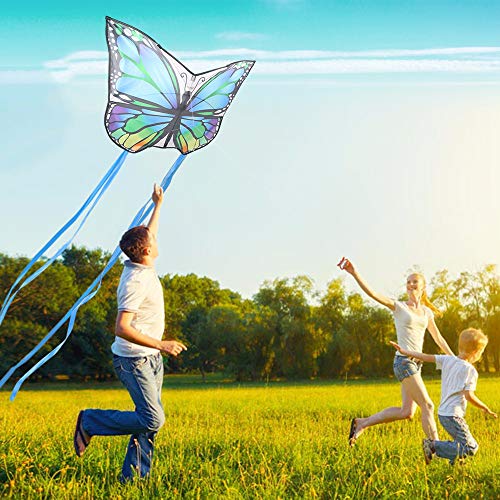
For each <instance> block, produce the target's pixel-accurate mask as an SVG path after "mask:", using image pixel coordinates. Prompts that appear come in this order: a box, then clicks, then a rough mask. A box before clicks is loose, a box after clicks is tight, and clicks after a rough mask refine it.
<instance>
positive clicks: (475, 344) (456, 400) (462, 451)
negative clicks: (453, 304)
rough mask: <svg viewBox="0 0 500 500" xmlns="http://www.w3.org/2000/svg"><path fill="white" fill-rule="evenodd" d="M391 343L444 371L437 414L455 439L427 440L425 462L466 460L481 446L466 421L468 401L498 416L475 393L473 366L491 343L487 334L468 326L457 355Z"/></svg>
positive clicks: (398, 348)
mask: <svg viewBox="0 0 500 500" xmlns="http://www.w3.org/2000/svg"><path fill="white" fill-rule="evenodd" d="M391 344H392V345H393V346H394V347H395V348H396V349H397V350H398V352H399V353H401V354H402V355H403V356H411V357H412V358H414V359H419V360H420V361H423V362H427V363H436V368H437V369H438V370H441V402H440V404H439V409H438V417H439V421H440V422H441V425H442V426H443V427H444V428H445V429H446V431H447V432H448V434H449V435H450V436H451V437H452V438H453V441H433V440H430V439H424V440H423V449H424V457H425V463H427V464H429V463H430V461H431V460H432V458H433V456H434V454H435V455H436V456H437V457H440V458H447V459H448V460H449V461H450V464H451V465H453V464H454V463H455V461H456V459H457V458H461V459H464V458H465V457H467V456H468V455H475V454H476V453H477V450H478V449H479V445H478V444H477V441H476V440H475V439H474V437H473V436H472V434H471V432H470V430H469V426H468V425H467V422H466V421H465V410H466V409H467V401H469V402H470V404H472V405H474V406H476V407H477V408H479V409H480V410H483V411H484V412H485V413H486V414H487V415H491V416H492V417H493V418H498V415H497V414H496V413H495V412H493V411H492V410H490V409H489V407H488V406H487V405H486V404H484V403H483V402H482V401H481V400H480V399H479V398H478V397H477V396H476V395H475V390H476V386H477V379H478V373H477V370H476V369H475V368H474V367H473V366H472V365H473V364H474V363H476V362H477V361H479V360H480V359H481V356H482V355H483V352H484V349H485V348H486V346H487V344H488V337H487V336H486V335H485V334H484V333H483V332H482V331H481V330H477V329H476V328H467V330H464V331H463V332H461V333H460V336H459V338H458V356H441V355H439V354H438V355H434V354H425V353H422V352H417V351H408V350H406V349H403V348H402V347H401V346H400V345H398V344H396V343H395V342H391Z"/></svg>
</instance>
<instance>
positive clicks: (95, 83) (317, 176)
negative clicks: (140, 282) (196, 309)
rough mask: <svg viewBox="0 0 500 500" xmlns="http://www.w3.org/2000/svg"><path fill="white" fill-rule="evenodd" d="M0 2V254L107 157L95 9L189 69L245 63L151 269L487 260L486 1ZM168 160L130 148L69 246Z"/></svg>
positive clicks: (389, 271)
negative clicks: (242, 78) (344, 259)
mask: <svg viewBox="0 0 500 500" xmlns="http://www.w3.org/2000/svg"><path fill="white" fill-rule="evenodd" d="M179 5H180V3H179V2H168V1H166V2H153V1H151V2H148V3H147V4H145V5H142V4H141V6H140V7H139V4H138V2H127V1H125V2H121V3H119V4H118V3H115V4H113V5H112V6H111V7H109V8H108V7H107V8H106V9H103V7H102V2H93V1H87V2H84V3H77V4H68V3H67V2H47V3H46V4H44V5H43V6H41V5H40V3H38V2H37V3H35V2H33V3H31V4H30V2H24V3H9V5H8V6H7V8H6V10H4V11H3V13H2V14H3V16H2V34H1V36H2V38H3V40H1V42H2V44H3V46H4V47H8V50H7V51H4V52H5V53H4V54H3V55H2V61H1V62H0V89H1V92H0V113H2V115H3V116H2V123H3V125H4V128H3V134H2V138H3V141H2V146H3V153H4V154H3V159H2V161H1V162H0V193H1V195H2V196H1V197H0V210H1V211H2V213H3V214H4V218H3V229H4V230H3V231H2V236H1V237H0V251H2V252H6V253H9V254H20V255H31V254H33V253H34V252H36V251H37V250H38V248H39V247H40V246H41V245H42V244H43V243H44V242H45V241H46V240H47V239H48V238H49V237H50V236H51V235H52V234H53V233H54V232H55V231H56V229H57V228H58V227H60V226H61V225H62V224H63V223H64V222H65V220H66V219H67V218H69V217H70V216H71V215H72V213H73V212H74V211H75V210H76V209H77V207H78V206H79V205H80V204H81V203H82V202H83V200H84V199H85V197H86V196H87V195H88V193H89V192H90V191H91V190H92V189H93V187H94V185H95V184H96V183H97V181H98V179H99V178H100V176H102V175H103V174H104V172H105V171H106V169H107V168H108V167H109V165H110V164H111V163H112V162H113V160H114V159H115V158H116V156H118V154H119V150H118V148H117V147H116V146H115V145H114V144H113V143H112V142H111V141H110V140H109V139H108V137H107V135H106V133H105V130H104V126H103V113H104V110H105V108H106V99H107V84H106V69H107V55H106V41H105V37H104V17H105V15H110V16H112V17H115V18H117V19H120V20H123V21H125V22H127V23H129V24H132V25H134V26H137V27H138V28H140V29H142V30H143V31H145V32H146V33H148V34H149V35H150V36H151V37H152V38H154V39H155V40H156V41H157V42H159V43H160V44H161V45H162V46H163V47H165V48H166V49H167V50H169V51H171V52H172V53H174V55H176V56H177V57H179V58H180V59H181V60H182V61H184V62H185V63H186V64H187V66H188V67H190V68H191V69H193V70H194V71H202V70H207V69H210V68H212V67H216V66H218V65H221V64H226V63H228V62H231V61H232V60H238V59H241V58H253V59H256V60H257V64H256V65H255V68H254V69H253V70H252V73H251V74H250V76H249V78H248V79H247V81H246V82H245V83H244V85H243V87H242V89H241V90H240V93H239V94H238V96H237V97H236V99H235V101H234V103H233V104H232V106H231V108H230V109H229V111H228V113H227V115H226V118H225V119H224V123H223V125H222V127H221V132H220V133H219V135H218V137H217V139H216V140H215V141H214V142H213V143H212V144H211V145H210V146H209V147H208V148H204V149H203V150H201V151H199V152H196V153H194V154H192V155H190V156H189V157H188V158H187V159H186V161H185V162H184V164H183V166H182V169H181V170H180V171H179V173H178V174H177V176H176V178H175V180H174V182H173V184H172V186H171V188H170V190H169V192H168V197H167V200H166V203H165V209H164V213H163V219H162V227H161V234H160V251H161V254H160V257H159V259H158V264H157V268H158V270H159V272H160V273H161V274H163V273H167V272H171V273H188V272H195V273H197V274H200V275H207V276H210V277H212V278H214V279H217V280H219V281H220V283H221V285H222V286H227V287H230V288H232V289H234V290H238V291H240V292H242V293H243V294H244V295H245V296H251V295H252V294H253V293H255V292H256V291H257V289H258V287H259V285H260V283H262V282H263V281H264V280H265V279H273V278H275V277H278V276H294V275H296V274H308V275H310V276H311V277H312V278H314V279H315V280H316V283H317V286H318V288H322V287H324V286H325V284H326V283H327V281H328V280H330V279H332V278H334V277H336V276H338V272H337V271H336V269H335V264H336V262H337V260H338V258H339V257H341V256H342V255H348V256H351V257H352V259H353V260H354V261H355V262H356V263H358V264H359V267H360V269H361V271H362V272H363V274H364V275H365V276H366V278H367V279H368V280H369V281H370V282H372V283H373V285H374V286H375V287H376V288H379V289H380V290H381V291H384V292H385V293H388V294H397V293H399V292H400V291H401V290H402V285H403V283H404V275H405V272H406V270H407V269H408V268H410V267H411V266H413V265H419V266H420V267H421V268H422V269H423V271H424V272H425V273H426V274H427V275H432V274H433V273H434V272H435V271H436V270H439V269H443V268H448V269H450V271H452V273H457V272H460V271H463V270H470V271H474V270H476V269H478V268H479V267H481V266H482V265H484V264H486V263H495V264H499V263H500V236H499V235H500V232H499V231H498V230H497V228H498V214H499V212H500V202H499V197H498V196H497V190H496V186H498V185H499V181H500V176H499V173H498V172H499V168H498V165H500V146H499V145H498V143H499V141H498V137H499V136H500V91H499V84H500V3H499V2H496V1H460V2H457V1H433V2H430V1H412V2H409V1H403V0H400V1H376V2H374V1H372V2H363V1H343V2H340V1H338V2H337V1H306V0H304V1H300V0H296V1H292V0H291V1H286V0H276V1H272V0H257V1H253V2H250V1H249V2H234V1H218V2H213V3H212V4H210V3H207V2H198V1H192V2H186V3H185V5H184V4H183V5H182V7H180V8H179ZM175 157H176V153H175V151H173V150H159V149H156V148H152V150H150V151H145V152H143V153H140V154H138V155H129V158H128V159H127V161H126V164H125V166H124V169H123V170H122V172H121V173H120V174H119V177H118V178H117V179H116V181H115V183H114V185H113V186H112V187H111V188H110V190H109V191H108V192H107V193H106V195H105V196H104V197H103V199H102V202H101V204H100V206H99V207H98V209H96V211H95V214H94V215H93V217H92V218H91V219H90V220H89V222H88V223H87V226H86V227H85V229H84V230H83V231H82V233H81V235H80V236H79V238H78V243H80V244H84V245H87V246H90V247H95V246H101V247H103V248H106V249H109V250H112V249H113V248H114V245H115V243H116V241H117V240H118V239H119V236H120V234H121V233H122V232H123V230H124V229H125V228H126V226H127V225H128V222H129V220H130V219H131V218H132V216H133V214H134V213H135V211H136V210H137V208H138V207H139V206H140V205H142V203H143V202H144V201H145V199H146V198H147V196H148V194H149V192H150V188H151V185H152V183H153V181H155V180H159V179H161V177H162V176H163V174H164V172H165V171H166V170H167V168H168V167H169V165H170V164H171V163H172V162H173V160H174V159H175Z"/></svg>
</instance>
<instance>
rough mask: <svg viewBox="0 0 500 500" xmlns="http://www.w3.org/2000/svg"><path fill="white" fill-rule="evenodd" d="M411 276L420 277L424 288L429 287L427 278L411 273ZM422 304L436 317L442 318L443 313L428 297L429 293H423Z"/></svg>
mask: <svg viewBox="0 0 500 500" xmlns="http://www.w3.org/2000/svg"><path fill="white" fill-rule="evenodd" d="M410 276H418V277H419V278H420V279H421V280H422V281H423V282H424V286H425V285H427V282H426V281H425V276H424V275H423V274H421V273H411V274H410ZM420 303H421V304H423V305H424V306H427V307H428V308H429V309H430V310H431V311H432V312H433V313H434V314H435V315H436V316H438V317H439V316H441V315H442V313H441V311H440V310H439V309H438V308H437V307H436V306H435V305H434V304H433V303H432V302H431V301H430V299H429V297H428V296H427V292H426V291H425V288H424V291H423V292H422V297H420Z"/></svg>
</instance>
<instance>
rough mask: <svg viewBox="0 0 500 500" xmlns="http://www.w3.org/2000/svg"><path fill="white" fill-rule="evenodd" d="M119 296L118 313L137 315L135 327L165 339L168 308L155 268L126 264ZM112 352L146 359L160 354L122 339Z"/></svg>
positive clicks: (113, 346)
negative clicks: (166, 307)
mask: <svg viewBox="0 0 500 500" xmlns="http://www.w3.org/2000/svg"><path fill="white" fill-rule="evenodd" d="M117 295H118V311H127V312H132V313H134V317H133V319H132V322H131V326H132V327H134V328H136V329H137V330H139V331H140V332H141V333H143V334H144V335H148V336H149V337H152V338H154V339H157V340H161V338H162V337H163V331H164V330H165V305H164V302H163V289H162V286H161V283H160V279H159V278H158V275H157V274H156V271H155V268H154V267H152V266H145V265H143V264H137V263H136V262H131V261H130V260H127V261H125V263H124V267H123V272H122V275H121V278H120V284H119V285H118V291H117ZM111 351H112V352H113V354H116V355H118V356H125V357H142V356H149V355H151V354H156V353H158V352H160V351H159V350H158V349H153V348H151V347H144V346H142V345H139V344H134V343H132V342H129V341H128V340H125V339H123V338H121V337H115V341H114V342H113V344H112V346H111Z"/></svg>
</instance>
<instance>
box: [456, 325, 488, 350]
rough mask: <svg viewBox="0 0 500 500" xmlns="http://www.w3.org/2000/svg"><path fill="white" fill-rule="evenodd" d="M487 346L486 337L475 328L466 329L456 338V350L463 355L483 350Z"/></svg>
mask: <svg viewBox="0 0 500 500" xmlns="http://www.w3.org/2000/svg"><path fill="white" fill-rule="evenodd" d="M487 344H488V337H487V336H486V335H485V334H484V333H483V331H482V330H478V329H477V328H467V329H466V330H464V331H463V332H461V333H460V337H459V338H458V350H459V351H460V352H463V353H465V354H470V353H472V352H474V351H477V350H479V349H481V350H484V348H485V347H486V345H487Z"/></svg>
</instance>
